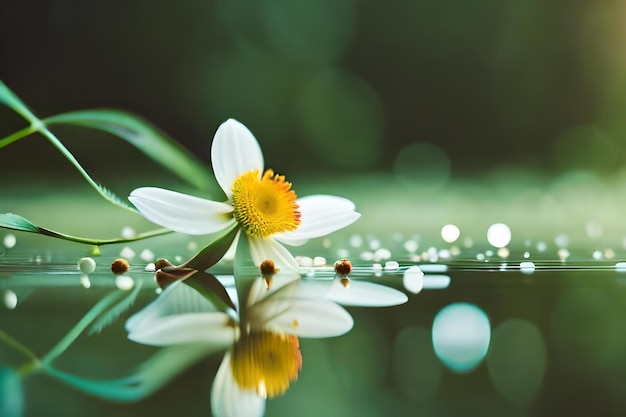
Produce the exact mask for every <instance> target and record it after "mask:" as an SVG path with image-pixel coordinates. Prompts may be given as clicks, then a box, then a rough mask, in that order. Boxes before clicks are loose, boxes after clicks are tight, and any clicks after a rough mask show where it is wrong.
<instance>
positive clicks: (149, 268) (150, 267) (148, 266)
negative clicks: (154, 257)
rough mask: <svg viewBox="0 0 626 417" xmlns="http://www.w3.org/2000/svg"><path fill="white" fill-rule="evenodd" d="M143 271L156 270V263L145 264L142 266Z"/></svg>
mask: <svg viewBox="0 0 626 417" xmlns="http://www.w3.org/2000/svg"><path fill="white" fill-rule="evenodd" d="M144 271H146V272H154V271H156V265H155V264H154V262H150V263H149V264H148V265H146V267H145V268H144Z"/></svg>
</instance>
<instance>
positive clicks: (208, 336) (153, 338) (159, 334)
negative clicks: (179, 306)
mask: <svg viewBox="0 0 626 417" xmlns="http://www.w3.org/2000/svg"><path fill="white" fill-rule="evenodd" d="M235 335H236V330H235V328H233V327H232V318H231V317H230V316H229V315H228V314H226V313H221V312H218V313H191V314H179V315H174V316H166V317H160V318H158V319H155V320H153V321H151V322H150V325H149V326H135V327H134V328H133V329H132V330H131V331H130V332H129V333H128V338H129V339H130V340H132V341H134V342H138V343H143V344H145V345H153V346H168V345H176V344H181V343H202V344H204V345H206V346H208V347H213V348H214V349H215V350H216V351H217V350H222V349H227V348H228V347H230V346H231V345H232V344H233V343H234V341H235Z"/></svg>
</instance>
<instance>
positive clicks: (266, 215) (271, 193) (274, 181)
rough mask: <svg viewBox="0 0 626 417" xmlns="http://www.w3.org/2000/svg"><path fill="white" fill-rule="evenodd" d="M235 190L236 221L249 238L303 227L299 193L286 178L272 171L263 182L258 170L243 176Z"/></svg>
mask: <svg viewBox="0 0 626 417" xmlns="http://www.w3.org/2000/svg"><path fill="white" fill-rule="evenodd" d="M232 191H233V208H234V216H235V220H237V222H238V223H239V224H240V225H241V227H242V228H243V230H244V231H245V232H246V233H247V234H248V235H249V236H254V237H261V238H266V237H269V236H271V235H273V234H275V233H283V232H290V231H292V230H295V229H297V228H298V226H299V225H300V211H299V210H298V209H299V206H298V205H297V204H296V198H297V196H296V192H295V191H293V190H292V189H291V183H289V182H287V181H285V177H284V176H282V175H276V174H274V171H272V170H271V169H268V170H267V171H265V173H264V174H263V176H262V177H261V178H260V179H259V171H258V170H252V171H248V172H246V173H244V174H241V175H240V176H239V177H237V179H235V182H234V183H233V188H232Z"/></svg>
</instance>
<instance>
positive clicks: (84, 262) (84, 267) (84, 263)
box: [78, 258, 96, 274]
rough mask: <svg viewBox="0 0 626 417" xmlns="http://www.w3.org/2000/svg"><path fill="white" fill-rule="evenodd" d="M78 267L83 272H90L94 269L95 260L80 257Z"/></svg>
mask: <svg viewBox="0 0 626 417" xmlns="http://www.w3.org/2000/svg"><path fill="white" fill-rule="evenodd" d="M78 269H79V270H80V272H82V273H83V274H91V273H92V272H93V271H95V270H96V261H94V260H93V258H80V259H79V260H78Z"/></svg>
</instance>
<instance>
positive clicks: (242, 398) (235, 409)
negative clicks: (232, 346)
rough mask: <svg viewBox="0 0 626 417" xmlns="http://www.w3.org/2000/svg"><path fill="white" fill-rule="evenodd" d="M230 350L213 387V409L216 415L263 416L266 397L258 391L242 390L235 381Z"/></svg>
mask: <svg viewBox="0 0 626 417" xmlns="http://www.w3.org/2000/svg"><path fill="white" fill-rule="evenodd" d="M230 361H231V355H230V352H228V353H226V355H224V359H222V363H221V365H220V367H219V369H218V370H217V374H216V375H215V379H214V380H213V387H212V388H211V411H212V413H213V415H214V416H216V417H240V416H246V417H257V416H258V417H261V416H263V414H264V413H265V399H264V398H262V397H260V396H259V395H258V394H257V393H256V392H254V391H249V390H242V389H241V388H239V385H237V381H235V379H234V377H233V373H232V370H231V369H232V368H231V364H230Z"/></svg>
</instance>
